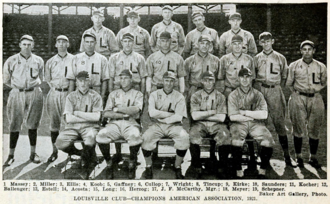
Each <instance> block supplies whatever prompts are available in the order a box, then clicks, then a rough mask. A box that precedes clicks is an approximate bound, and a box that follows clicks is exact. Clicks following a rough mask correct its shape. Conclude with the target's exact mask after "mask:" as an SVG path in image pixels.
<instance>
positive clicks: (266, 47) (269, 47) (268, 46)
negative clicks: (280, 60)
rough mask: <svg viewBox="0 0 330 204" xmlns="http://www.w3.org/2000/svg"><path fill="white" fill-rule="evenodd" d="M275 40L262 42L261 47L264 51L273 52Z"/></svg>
mask: <svg viewBox="0 0 330 204" xmlns="http://www.w3.org/2000/svg"><path fill="white" fill-rule="evenodd" d="M273 44H274V39H267V40H261V41H260V45H261V46H262V49H263V50H264V51H266V52H267V51H271V50H272V49H273Z"/></svg>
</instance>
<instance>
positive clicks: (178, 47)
mask: <svg viewBox="0 0 330 204" xmlns="http://www.w3.org/2000/svg"><path fill="white" fill-rule="evenodd" d="M162 16H163V21H162V22H160V23H157V24H156V25H154V26H153V27H152V29H151V38H150V46H151V50H152V52H156V51H158V50H159V49H160V42H159V38H160V35H161V33H163V32H164V31H167V32H169V33H170V36H171V43H170V46H171V50H172V51H174V52H177V53H178V54H179V55H182V52H183V48H184V44H185V35H184V31H183V28H182V26H181V25H180V24H178V23H176V22H174V21H172V16H173V8H172V7H170V6H168V5H166V6H164V7H163V8H162Z"/></svg>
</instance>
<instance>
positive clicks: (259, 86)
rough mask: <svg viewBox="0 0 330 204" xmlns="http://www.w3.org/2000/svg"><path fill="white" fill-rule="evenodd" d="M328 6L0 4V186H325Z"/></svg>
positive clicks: (310, 4)
mask: <svg viewBox="0 0 330 204" xmlns="http://www.w3.org/2000/svg"><path fill="white" fill-rule="evenodd" d="M327 7H328V4H327V3H308V4H307V3H305V4H304V3H296V4H284V3H283V4H266V3H222V2H217V3H211V2H198V3H183V2H182V3H180V2H179V3H173V4H172V3H171V4H163V3H156V2H154V3H141V4H136V3H55V2H54V3H32V2H30V3H28V2H24V3H9V2H8V3H6V2H5V3H3V15H2V17H3V35H2V80H3V92H2V93H3V103H2V104H3V107H2V111H3V112H2V113H3V114H2V117H3V118H2V123H3V124H2V128H3V136H2V161H3V162H2V165H3V168H2V169H3V171H2V173H3V179H4V180H63V179H67V180H126V179H131V180H141V179H142V180H148V179H157V180H176V179H178V180H183V179H185V180H200V179H201V180H233V179H234V180H242V179H243V180H244V179H255V180H263V179H266V180H298V179H327V144H328V141H327V35H328V33H327V24H328V21H327V15H328V12H327Z"/></svg>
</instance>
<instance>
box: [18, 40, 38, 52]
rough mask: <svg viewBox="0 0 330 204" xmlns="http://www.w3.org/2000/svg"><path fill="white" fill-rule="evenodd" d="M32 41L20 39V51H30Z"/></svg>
mask: <svg viewBox="0 0 330 204" xmlns="http://www.w3.org/2000/svg"><path fill="white" fill-rule="evenodd" d="M33 45H34V44H33V42H32V41H30V40H26V39H24V40H22V41H21V42H20V43H19V47H20V48H21V52H23V53H27V54H29V53H31V52H32V48H33Z"/></svg>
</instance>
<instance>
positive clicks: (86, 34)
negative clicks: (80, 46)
mask: <svg viewBox="0 0 330 204" xmlns="http://www.w3.org/2000/svg"><path fill="white" fill-rule="evenodd" d="M85 37H92V38H94V39H95V40H96V36H95V35H94V34H93V33H90V32H87V33H85V34H84V35H83V38H85Z"/></svg>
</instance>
